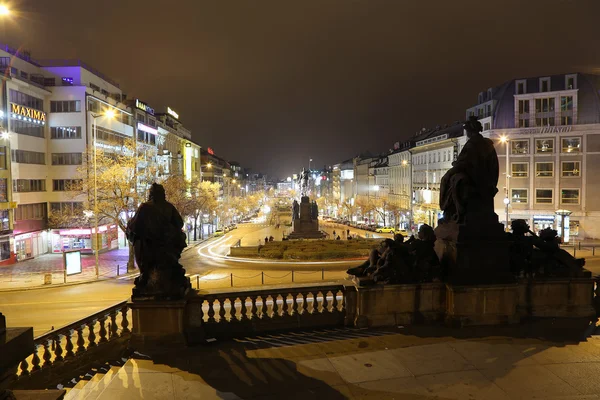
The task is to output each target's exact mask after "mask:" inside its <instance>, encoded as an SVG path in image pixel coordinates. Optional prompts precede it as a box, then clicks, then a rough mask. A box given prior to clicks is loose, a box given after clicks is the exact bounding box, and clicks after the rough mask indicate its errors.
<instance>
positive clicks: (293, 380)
mask: <svg viewBox="0 0 600 400" xmlns="http://www.w3.org/2000/svg"><path fill="white" fill-rule="evenodd" d="M523 329H524V328H523V326H519V327H516V328H506V329H504V328H499V329H496V330H495V331H485V330H480V329H461V330H452V329H449V328H445V327H439V328H436V327H428V328H424V327H421V328H419V327H413V328H411V327H406V328H404V327H398V328H395V329H393V330H388V331H386V330H349V329H335V330H328V331H317V332H305V333H296V334H280V335H265V336H260V337H257V338H246V339H244V340H238V341H226V342H213V343H211V344H209V345H205V346H197V347H192V348H187V349H182V350H174V351H169V352H168V353H167V352H163V353H152V352H148V354H151V358H152V360H153V361H151V360H148V359H146V360H144V359H141V360H140V359H137V360H135V359H134V360H130V361H128V363H127V364H126V366H125V367H124V368H121V370H120V371H119V372H118V373H117V374H116V375H115V376H114V377H113V378H112V379H111V380H107V381H106V382H103V384H102V385H101V386H100V387H98V388H97V389H96V391H95V392H96V393H95V394H96V395H97V397H95V398H99V399H118V398H122V399H129V398H145V399H284V398H285V399H328V400H329V399H414V400H425V399H482V400H510V399H600V384H598V379H597V377H598V375H599V374H600V340H599V339H598V338H596V337H594V336H591V337H588V338H585V339H579V340H578V339H569V338H560V339H555V340H552V339H543V338H540V337H539V336H535V337H527V336H528V334H527V333H526V332H524V330H523ZM494 332H496V333H494ZM541 332H548V333H550V332H552V327H551V324H550V325H548V326H546V327H543V328H541ZM530 333H531V332H530ZM542 335H543V333H542Z"/></svg>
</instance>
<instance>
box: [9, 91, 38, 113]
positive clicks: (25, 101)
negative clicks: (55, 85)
mask: <svg viewBox="0 0 600 400" xmlns="http://www.w3.org/2000/svg"><path fill="white" fill-rule="evenodd" d="M9 96H10V102H11V103H15V104H19V105H21V106H25V107H29V108H33V109H36V110H39V111H44V100H42V99H38V98H37V97H33V96H30V95H28V94H25V93H21V92H19V91H17V90H14V89H10V91H9Z"/></svg>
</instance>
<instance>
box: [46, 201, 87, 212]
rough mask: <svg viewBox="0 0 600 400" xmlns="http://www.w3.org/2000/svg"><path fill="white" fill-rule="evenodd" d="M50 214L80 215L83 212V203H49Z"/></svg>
mask: <svg viewBox="0 0 600 400" xmlns="http://www.w3.org/2000/svg"><path fill="white" fill-rule="evenodd" d="M50 212H60V213H69V214H81V213H82V212H83V203H82V202H79V201H65V202H61V203H50Z"/></svg>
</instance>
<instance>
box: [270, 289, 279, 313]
mask: <svg viewBox="0 0 600 400" xmlns="http://www.w3.org/2000/svg"><path fill="white" fill-rule="evenodd" d="M277 297H279V296H278V295H276V294H274V295H273V296H272V298H273V314H272V316H271V318H279V306H278V305H277Z"/></svg>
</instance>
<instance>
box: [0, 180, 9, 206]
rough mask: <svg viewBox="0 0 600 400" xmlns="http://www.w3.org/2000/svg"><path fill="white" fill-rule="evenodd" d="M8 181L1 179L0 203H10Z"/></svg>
mask: <svg viewBox="0 0 600 400" xmlns="http://www.w3.org/2000/svg"><path fill="white" fill-rule="evenodd" d="M7 185H8V179H7V178H1V179H0V203H6V202H7V201H8V187H7Z"/></svg>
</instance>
